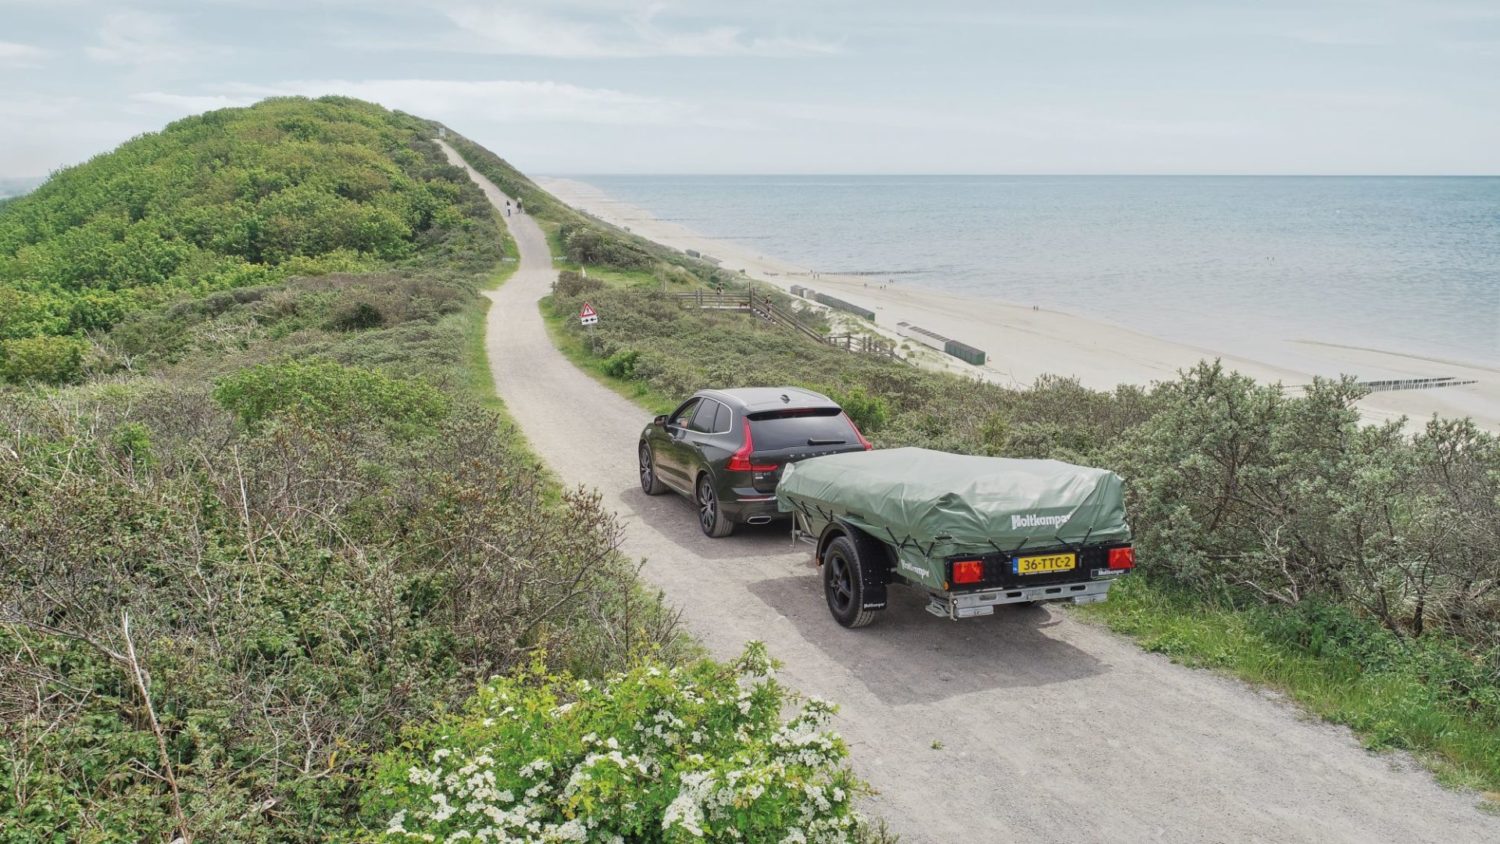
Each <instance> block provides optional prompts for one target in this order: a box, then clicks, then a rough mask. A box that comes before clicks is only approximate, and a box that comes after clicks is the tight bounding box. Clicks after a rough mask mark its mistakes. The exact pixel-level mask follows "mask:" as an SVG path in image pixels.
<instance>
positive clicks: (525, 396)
mask: <svg viewBox="0 0 1500 844" xmlns="http://www.w3.org/2000/svg"><path fill="white" fill-rule="evenodd" d="M444 150H445V151H446V152H447V154H448V157H449V160H451V161H452V162H453V163H454V164H457V165H460V166H463V163H462V161H461V160H460V159H459V158H458V156H457V155H456V154H455V153H454V152H453V151H452V150H451V149H449V148H447V147H446V146H445V147H444ZM469 172H470V175H471V176H472V177H473V178H474V180H475V181H476V182H477V183H478V184H479V185H480V186H481V187H482V188H483V189H484V190H485V192H486V194H488V195H489V197H490V199H491V201H493V202H495V203H497V204H498V205H500V206H502V207H503V205H504V201H505V198H504V196H503V195H502V194H501V193H500V192H499V190H497V189H496V188H495V186H494V185H492V184H490V183H489V182H488V180H486V179H484V178H483V177H482V176H480V175H478V174H477V173H475V172H473V171H472V170H470V171H469ZM508 223H509V224H510V229H511V233H512V234H513V235H514V237H515V240H516V244H517V246H518V247H519V249H520V251H521V263H520V268H519V270H518V271H517V273H516V274H515V276H514V277H512V278H511V280H510V281H508V282H506V283H505V285H503V286H502V287H501V288H500V289H499V290H497V291H494V292H491V293H489V294H487V295H489V296H490V298H491V299H492V300H493V302H494V305H493V307H492V308H491V310H490V315H489V326H488V336H487V341H486V345H487V348H488V352H489V360H490V367H491V370H492V371H493V373H494V378H495V386H496V388H497V389H498V391H499V393H500V397H501V398H502V399H503V400H504V401H505V404H506V406H507V407H508V408H509V409H510V413H511V414H512V415H513V416H514V417H515V420H516V421H517V423H519V424H520V426H521V428H522V430H523V431H524V432H525V434H526V437H527V439H528V440H529V441H530V442H531V444H532V446H533V447H534V448H535V449H536V451H537V453H538V454H539V455H541V457H542V458H543V459H544V460H546V461H547V463H548V464H549V465H550V466H551V467H552V468H553V469H554V470H555V471H556V472H557V474H558V475H559V476H560V477H561V478H562V479H563V480H564V481H566V482H567V483H570V484H586V485H589V486H593V487H597V488H598V489H599V490H600V492H601V493H602V494H603V495H604V499H605V503H606V504H607V505H608V506H610V507H612V508H614V509H615V510H616V511H617V512H618V513H619V515H620V517H621V519H622V520H623V521H624V523H625V526H626V541H625V551H626V552H627V553H629V554H631V555H633V556H636V557H644V558H646V560H647V562H646V566H645V569H644V574H645V577H646V578H647V579H648V580H649V581H650V582H652V583H654V584H656V585H658V586H660V587H661V588H662V589H663V590H665V591H666V594H667V598H668V600H669V601H671V602H672V603H673V604H676V605H679V606H681V607H682V609H683V616H684V619H685V621H686V623H687V624H688V626H689V628H690V629H691V630H692V632H693V633H694V634H695V635H696V636H698V637H699V638H700V639H701V640H702V641H703V642H704V643H705V644H706V645H707V646H708V647H709V648H710V649H711V650H712V651H713V653H714V654H715V655H717V656H721V657H723V656H730V655H733V654H736V653H738V652H739V650H740V649H741V648H742V646H743V645H744V643H745V641H746V640H749V639H761V640H764V641H765V642H766V643H767V644H768V645H769V646H770V649H771V652H772V654H774V655H775V656H776V657H777V658H779V659H781V660H782V661H784V662H785V664H786V668H785V670H784V671H783V678H784V679H785V680H786V681H787V682H789V683H790V684H791V685H792V686H794V687H795V688H798V689H800V690H802V691H803V692H805V693H807V694H812V695H817V696H820V697H824V698H828V699H830V700H833V701H836V702H838V703H839V704H840V705H841V707H842V713H841V716H840V718H839V724H838V727H839V729H840V730H841V732H842V733H843V735H844V736H845V738H846V739H847V740H848V742H849V745H850V748H851V752H852V755H853V759H854V761H855V764H856V767H857V768H858V770H859V772H860V773H861V774H862V775H863V776H864V777H866V778H867V779H868V780H869V781H870V782H871V783H872V784H873V785H874V786H875V787H876V788H878V789H879V790H880V795H879V796H878V797H877V798H875V799H873V800H871V801H870V809H871V810H873V811H876V812H879V813H880V814H881V815H883V816H884V817H885V818H886V819H888V820H889V821H890V823H891V825H892V827H893V828H894V829H895V830H896V831H898V832H900V833H901V834H902V836H903V838H904V840H905V841H907V842H955V841H983V842H988V841H1009V840H1017V841H1020V840H1024V841H1028V842H1069V844H1077V842H1095V841H1098V842H1136V841H1181V842H1220V841H1222V842H1235V843H1236V844H1241V842H1290V841H1305V842H1320V844H1321V843H1322V842H1350V844H1370V842H1385V841H1399V842H1403V844H1409V843H1410V842H1435V843H1436V842H1443V844H1458V842H1476V844H1477V842H1494V841H1500V818H1497V817H1494V816H1490V815H1486V814H1484V813H1482V812H1481V811H1479V810H1478V809H1477V808H1476V802H1477V799H1476V798H1475V797H1474V796H1473V795H1468V794H1459V793H1454V792H1449V791H1445V790H1443V789H1442V788H1441V787H1439V786H1438V785H1437V784H1436V783H1435V782H1434V781H1433V779H1432V778H1431V777H1430V776H1429V775H1427V774H1426V773H1425V772H1423V771H1420V770H1418V769H1416V768H1415V767H1414V766H1413V765H1412V764H1411V763H1410V762H1409V761H1405V760H1403V759H1401V758H1400V757H1386V756H1375V755H1372V754H1369V753H1366V752H1365V751H1364V750H1362V749H1361V748H1360V746H1359V744H1358V743H1357V742H1356V741H1355V740H1354V739H1353V738H1352V737H1351V736H1350V735H1349V733H1348V731H1346V730H1343V729H1341V728H1337V727H1332V726H1328V725H1326V724H1323V723H1320V722H1316V721H1312V720H1308V719H1307V718H1306V717H1305V716H1303V715H1301V714H1300V713H1299V712H1298V711H1297V710H1296V709H1295V708H1294V707H1292V706H1290V705H1287V704H1286V703H1283V702H1281V701H1278V700H1275V699H1274V698H1272V697H1270V696H1267V695H1264V694H1261V693H1257V692H1256V691H1253V690H1251V689H1248V688H1246V687H1245V686H1244V685H1242V684H1240V683H1237V682H1233V681H1230V680H1226V679H1223V678H1220V677H1217V676H1215V675H1213V674H1211V673H1208V672H1205V671H1194V670H1189V669H1185V668H1182V667H1179V666H1175V665H1173V664H1171V663H1170V662H1169V661H1167V660H1166V659H1164V658H1161V657H1158V656H1155V655H1152V654H1147V653H1144V652H1142V651H1141V650H1140V649H1138V648H1136V647H1135V646H1134V645H1132V644H1131V643H1130V642H1128V641H1126V640H1124V639H1121V638H1119V637H1117V636H1114V635H1113V634H1111V633H1109V632H1107V631H1104V630H1101V629H1098V628H1095V627H1091V626H1089V625H1085V624H1080V623H1077V622H1074V621H1073V620H1071V619H1069V618H1068V617H1067V615H1066V614H1065V613H1062V612H1058V611H1053V610H1047V609H1032V610H1014V611H1008V612H1001V613H999V614H997V615H995V616H993V617H989V618H980V619H973V620H970V621H967V622H963V623H955V622H947V621H942V620H939V619H936V618H933V617H932V616H929V615H927V614H926V613H925V612H923V611H922V608H921V606H920V604H919V603H918V602H917V601H916V600H915V599H912V598H911V597H910V596H909V595H907V594H905V593H904V590H893V595H892V598H893V600H892V606H891V608H890V609H889V610H888V611H887V612H886V613H885V617H884V618H882V619H881V620H880V621H879V622H877V623H876V624H875V625H874V626H873V627H870V628H866V629H863V630H860V631H847V630H844V629H843V628H840V627H839V626H838V625H837V624H835V623H834V621H833V620H832V619H831V618H830V617H829V615H828V612H827V610H826V609H825V607H824V605H823V598H822V593H821V590H820V588H819V585H818V581H817V578H816V576H815V573H814V570H813V569H812V568H811V565H810V560H809V555H808V553H807V552H806V551H805V550H803V549H804V548H805V546H796V547H794V546H793V545H792V543H791V541H790V539H789V537H788V535H787V532H786V530H785V529H784V528H782V527H781V526H774V527H768V528H750V529H743V528H742V529H741V530H740V531H739V532H737V533H736V534H735V535H734V536H732V537H729V538H727V539H720V540H711V539H707V538H705V537H704V536H703V535H702V534H701V533H699V531H698V527H697V522H696V518H695V514H694V512H693V510H692V509H691V507H690V505H689V503H688V502H687V501H686V500H685V499H682V498H680V497H678V496H662V497H660V498H648V497H647V496H645V495H644V494H642V493H641V491H640V487H639V486H638V484H637V478H636V465H635V444H636V438H637V436H638V435H639V433H640V430H641V427H642V426H643V425H645V424H646V422H647V421H648V419H647V417H646V414H645V413H644V412H643V411H641V410H640V409H639V408H637V407H636V406H634V405H632V404H630V403H629V402H627V401H626V400H625V399H623V398H621V397H619V396H618V395H616V394H614V393H613V392H610V391H609V390H607V389H605V388H604V387H602V386H600V385H599V384H597V383H596V382H594V381H593V380H592V379H591V378H589V377H588V376H587V375H585V374H583V373H582V372H580V371H579V370H578V369H576V368H575V367H573V366H572V365H571V364H570V363H568V361H567V359H566V358H564V357H563V356H562V355H561V354H560V353H559V352H557V350H556V349H555V348H553V346H552V344H551V342H550V341H549V340H548V338H547V335H546V332H545V330H544V328H543V324H542V321H541V318H540V315H539V314H538V311H537V300H538V299H540V298H541V297H542V296H544V295H546V294H547V293H548V290H549V287H550V285H551V283H552V281H553V279H554V278H555V272H554V270H553V269H552V262H551V256H550V253H549V250H548V245H547V242H546V239H545V237H544V236H543V234H542V231H541V229H540V228H538V227H537V225H536V224H535V223H534V222H533V221H532V220H531V218H530V217H528V216H513V217H511V218H510V219H509V220H508ZM609 318H610V316H609V314H607V313H605V314H600V319H605V320H607V319H609ZM935 742H940V743H941V749H934V743H935Z"/></svg>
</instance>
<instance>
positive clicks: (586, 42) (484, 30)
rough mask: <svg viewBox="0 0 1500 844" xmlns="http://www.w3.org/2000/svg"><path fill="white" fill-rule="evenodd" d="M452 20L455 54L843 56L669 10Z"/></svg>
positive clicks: (508, 9) (823, 46)
mask: <svg viewBox="0 0 1500 844" xmlns="http://www.w3.org/2000/svg"><path fill="white" fill-rule="evenodd" d="M446 14H447V17H448V19H449V20H450V21H452V22H453V23H454V24H455V25H457V26H458V27H459V28H460V29H461V30H463V31H464V33H465V34H466V35H467V37H466V38H463V39H461V40H458V41H450V42H449V43H450V44H451V45H452V46H453V47H455V48H456V49H463V50H471V51H474V52H489V53H501V54H509V55H523V56H545V57H551V58H643V57H648V56H794V55H809V54H812V55H817V54H825V55H826V54H832V53H838V52H841V50H842V47H841V45H839V44H837V43H834V42H829V41H824V40H820V39H815V38H794V37H787V36H780V35H777V36H765V35H754V34H750V33H748V32H746V30H745V29H744V28H743V27H740V26H727V25H710V26H707V27H702V26H700V27H696V28H683V27H674V26H672V25H671V24H670V22H669V21H668V20H667V18H668V15H667V6H666V4H664V3H649V4H644V5H643V4H640V3H631V4H627V7H626V8H624V9H620V8H615V9H610V10H606V12H605V13H604V14H599V13H598V12H594V13H585V14H583V15H576V14H575V15H572V16H560V15H547V14H543V13H539V12H538V11H536V10H535V9H534V8H531V7H528V5H525V4H521V3H516V2H507V1H505V0H502V2H498V3H488V4H483V5H481V4H475V3H459V4H455V5H453V6H450V7H448V8H447V10H446Z"/></svg>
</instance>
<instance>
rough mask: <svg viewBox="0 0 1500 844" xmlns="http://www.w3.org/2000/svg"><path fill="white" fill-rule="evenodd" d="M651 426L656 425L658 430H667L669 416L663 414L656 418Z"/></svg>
mask: <svg viewBox="0 0 1500 844" xmlns="http://www.w3.org/2000/svg"><path fill="white" fill-rule="evenodd" d="M651 424H652V425H655V426H656V427H658V428H665V427H667V414H665V413H663V414H662V415H660V416H658V417H656V418H655V419H652V420H651Z"/></svg>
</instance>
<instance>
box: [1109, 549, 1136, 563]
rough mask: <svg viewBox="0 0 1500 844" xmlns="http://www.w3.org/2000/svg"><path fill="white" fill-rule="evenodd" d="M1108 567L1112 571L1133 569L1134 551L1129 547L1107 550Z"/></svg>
mask: <svg viewBox="0 0 1500 844" xmlns="http://www.w3.org/2000/svg"><path fill="white" fill-rule="evenodd" d="M1109 567H1110V568H1112V569H1133V568H1135V549H1134V548H1132V547H1130V546H1128V545H1127V546H1125V547H1124V548H1111V549H1109Z"/></svg>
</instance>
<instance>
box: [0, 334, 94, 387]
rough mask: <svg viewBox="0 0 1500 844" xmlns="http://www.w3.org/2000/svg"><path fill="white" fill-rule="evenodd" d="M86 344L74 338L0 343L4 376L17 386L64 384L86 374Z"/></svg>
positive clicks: (27, 339)
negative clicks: (81, 374)
mask: <svg viewBox="0 0 1500 844" xmlns="http://www.w3.org/2000/svg"><path fill="white" fill-rule="evenodd" d="M83 350H84V343H83V341H82V340H77V339H75V338H72V337H45V336H44V337H23V338H21V339H19V340H4V341H0V375H4V376H5V380H7V381H14V382H16V383H25V382H29V381H38V382H41V383H44V384H61V383H64V382H67V381H72V380H73V379H75V378H77V377H78V375H79V373H80V372H81V371H82V370H83Z"/></svg>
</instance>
